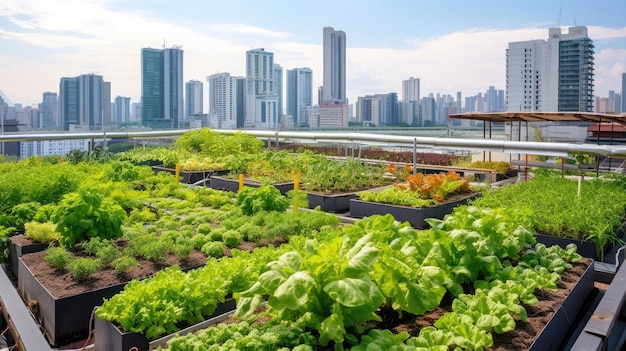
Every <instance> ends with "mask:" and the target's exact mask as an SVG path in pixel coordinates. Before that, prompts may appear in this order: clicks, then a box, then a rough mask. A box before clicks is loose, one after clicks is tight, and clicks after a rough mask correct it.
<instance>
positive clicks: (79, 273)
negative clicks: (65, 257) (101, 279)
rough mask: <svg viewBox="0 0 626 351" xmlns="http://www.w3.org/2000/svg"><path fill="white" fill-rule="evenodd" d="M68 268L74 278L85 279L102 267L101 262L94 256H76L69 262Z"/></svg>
mask: <svg viewBox="0 0 626 351" xmlns="http://www.w3.org/2000/svg"><path fill="white" fill-rule="evenodd" d="M66 268H67V271H68V272H69V273H70V274H71V275H72V277H74V279H76V280H77V281H83V280H85V279H87V278H89V277H90V276H91V275H92V274H94V273H95V272H96V271H97V270H98V269H99V268H100V262H98V260H95V259H93V258H86V257H83V258H75V259H73V260H71V261H70V262H69V263H68V264H67V267H66Z"/></svg>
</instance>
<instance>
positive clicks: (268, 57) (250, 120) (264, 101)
mask: <svg viewBox="0 0 626 351" xmlns="http://www.w3.org/2000/svg"><path fill="white" fill-rule="evenodd" d="M274 74H275V71H274V53H272V52H268V51H265V49H262V48H260V49H253V50H249V51H246V81H245V105H244V127H245V128H260V129H274V128H276V126H277V125H278V123H279V121H280V115H279V111H280V108H279V106H278V101H279V96H278V94H277V90H276V89H277V87H276V80H275V78H274Z"/></svg>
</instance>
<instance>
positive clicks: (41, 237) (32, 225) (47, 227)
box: [24, 221, 59, 243]
mask: <svg viewBox="0 0 626 351" xmlns="http://www.w3.org/2000/svg"><path fill="white" fill-rule="evenodd" d="M56 228H57V226H56V225H55V224H54V223H51V222H46V223H39V222H35V221H32V222H28V223H26V224H24V234H26V237H27V238H29V239H31V240H33V241H35V242H38V243H51V242H54V241H57V240H59V233H58V232H57V231H56Z"/></svg>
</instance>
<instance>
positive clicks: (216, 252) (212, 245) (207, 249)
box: [201, 241, 224, 258]
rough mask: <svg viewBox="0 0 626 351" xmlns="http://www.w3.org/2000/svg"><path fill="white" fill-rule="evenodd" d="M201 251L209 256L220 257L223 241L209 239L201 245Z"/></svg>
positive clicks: (222, 250)
mask: <svg viewBox="0 0 626 351" xmlns="http://www.w3.org/2000/svg"><path fill="white" fill-rule="evenodd" d="M201 251H202V252H204V253H205V254H206V255H207V256H209V257H216V258H219V257H222V256H224V243H223V242H221V241H210V242H208V243H206V244H204V246H202V250H201Z"/></svg>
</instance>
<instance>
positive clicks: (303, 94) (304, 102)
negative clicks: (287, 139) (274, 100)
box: [287, 68, 313, 127]
mask: <svg viewBox="0 0 626 351" xmlns="http://www.w3.org/2000/svg"><path fill="white" fill-rule="evenodd" d="M312 105H313V71H311V69H310V68H294V69H291V70H287V115H290V116H291V117H292V123H293V126H295V127H299V126H301V125H306V124H308V123H309V121H308V119H309V117H308V112H307V111H308V110H309V108H310V107H311V106H312Z"/></svg>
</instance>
